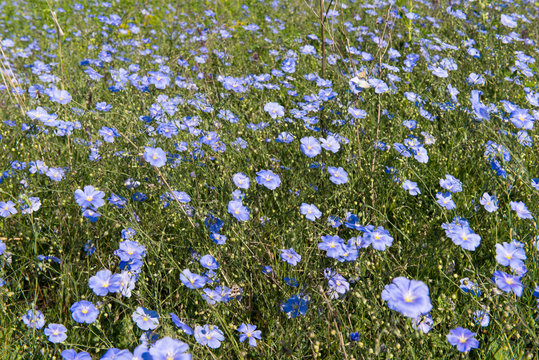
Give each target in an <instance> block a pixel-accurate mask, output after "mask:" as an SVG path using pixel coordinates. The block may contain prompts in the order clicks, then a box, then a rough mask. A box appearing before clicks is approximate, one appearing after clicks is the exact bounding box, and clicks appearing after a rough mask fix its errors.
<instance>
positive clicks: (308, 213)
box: [299, 203, 322, 221]
mask: <svg viewBox="0 0 539 360" xmlns="http://www.w3.org/2000/svg"><path fill="white" fill-rule="evenodd" d="M299 211H300V212H301V215H305V217H306V218H307V219H308V220H311V221H315V220H316V219H318V218H320V216H322V212H321V211H320V210H318V208H317V207H316V206H315V205H313V204H306V203H302V204H301V206H300V207H299Z"/></svg>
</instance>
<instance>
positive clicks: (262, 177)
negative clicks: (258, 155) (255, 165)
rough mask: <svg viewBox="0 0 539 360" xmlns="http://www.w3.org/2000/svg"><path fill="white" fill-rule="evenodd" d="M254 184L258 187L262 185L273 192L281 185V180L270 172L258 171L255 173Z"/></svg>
mask: <svg viewBox="0 0 539 360" xmlns="http://www.w3.org/2000/svg"><path fill="white" fill-rule="evenodd" d="M256 175H257V177H256V182H257V183H258V184H260V185H264V186H265V187H267V188H268V189H270V190H275V189H276V188H278V187H279V185H281V179H280V178H279V175H277V174H275V173H274V172H273V171H271V170H260V171H259V172H257V173H256Z"/></svg>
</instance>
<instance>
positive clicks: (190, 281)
mask: <svg viewBox="0 0 539 360" xmlns="http://www.w3.org/2000/svg"><path fill="white" fill-rule="evenodd" d="M180 280H181V282H182V283H183V284H184V285H185V286H187V287H188V288H189V289H200V288H201V287H204V285H206V282H207V281H208V279H207V278H206V277H204V276H201V275H198V274H195V273H192V272H191V271H190V270H189V269H185V270H183V271H182V272H181V274H180Z"/></svg>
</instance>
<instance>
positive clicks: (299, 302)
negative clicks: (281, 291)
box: [281, 295, 308, 318]
mask: <svg viewBox="0 0 539 360" xmlns="http://www.w3.org/2000/svg"><path fill="white" fill-rule="evenodd" d="M307 309H308V305H307V300H305V299H304V298H303V297H301V296H298V295H293V296H292V297H290V299H288V300H287V301H286V302H285V303H284V304H282V305H281V311H283V312H284V313H285V314H286V315H287V316H289V317H291V318H296V317H298V316H299V315H303V316H305V315H306V314H307Z"/></svg>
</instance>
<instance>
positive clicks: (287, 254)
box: [281, 248, 301, 266]
mask: <svg viewBox="0 0 539 360" xmlns="http://www.w3.org/2000/svg"><path fill="white" fill-rule="evenodd" d="M281 260H282V261H284V262H286V263H288V264H290V265H292V266H296V265H297V264H298V263H299V262H300V261H301V255H299V254H298V253H297V252H295V251H294V249H292V248H290V249H281Z"/></svg>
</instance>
